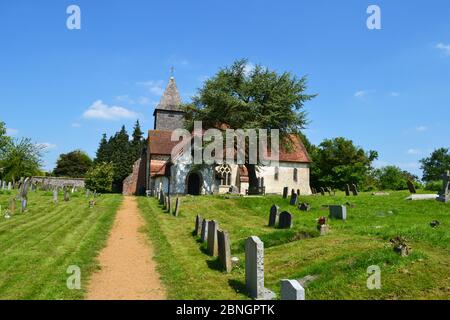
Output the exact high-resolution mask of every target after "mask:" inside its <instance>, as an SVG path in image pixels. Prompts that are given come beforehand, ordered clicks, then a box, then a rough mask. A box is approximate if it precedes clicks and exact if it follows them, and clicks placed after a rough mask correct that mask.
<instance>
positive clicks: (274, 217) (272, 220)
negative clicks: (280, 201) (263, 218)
mask: <svg viewBox="0 0 450 320" xmlns="http://www.w3.org/2000/svg"><path fill="white" fill-rule="evenodd" d="M279 210H280V208H279V207H278V206H276V205H273V206H272V207H271V208H270V215H269V227H274V226H276V225H277V222H278V214H279Z"/></svg>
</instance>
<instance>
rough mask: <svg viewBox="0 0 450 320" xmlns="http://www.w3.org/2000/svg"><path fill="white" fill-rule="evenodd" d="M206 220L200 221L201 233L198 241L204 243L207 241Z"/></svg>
mask: <svg viewBox="0 0 450 320" xmlns="http://www.w3.org/2000/svg"><path fill="white" fill-rule="evenodd" d="M208 222H209V221H208V220H206V219H203V221H202V231H201V234H200V239H201V240H202V242H206V241H207V240H208Z"/></svg>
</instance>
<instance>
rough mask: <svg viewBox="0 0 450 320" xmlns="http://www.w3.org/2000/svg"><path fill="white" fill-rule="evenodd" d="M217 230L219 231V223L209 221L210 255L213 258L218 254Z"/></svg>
mask: <svg viewBox="0 0 450 320" xmlns="http://www.w3.org/2000/svg"><path fill="white" fill-rule="evenodd" d="M217 229H219V223H217V221H215V220H211V221H208V254H209V255H210V256H213V257H216V256H217V254H218V246H217Z"/></svg>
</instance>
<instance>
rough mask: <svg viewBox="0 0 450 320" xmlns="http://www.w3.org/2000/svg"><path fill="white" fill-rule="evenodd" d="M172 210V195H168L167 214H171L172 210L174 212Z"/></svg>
mask: <svg viewBox="0 0 450 320" xmlns="http://www.w3.org/2000/svg"><path fill="white" fill-rule="evenodd" d="M171 208H172V204H171V201H170V194H169V195H167V212H169V213H170V212H171V211H170V210H172V209H171Z"/></svg>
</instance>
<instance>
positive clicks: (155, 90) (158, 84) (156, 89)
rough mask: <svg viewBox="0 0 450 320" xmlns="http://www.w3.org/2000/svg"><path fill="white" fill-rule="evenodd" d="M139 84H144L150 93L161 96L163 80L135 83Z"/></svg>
mask: <svg viewBox="0 0 450 320" xmlns="http://www.w3.org/2000/svg"><path fill="white" fill-rule="evenodd" d="M137 84H138V85H140V86H144V87H145V88H147V90H148V91H150V93H151V94H153V95H155V96H161V95H162V94H163V93H164V81H162V80H157V81H154V80H149V81H143V82H138V83H137Z"/></svg>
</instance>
